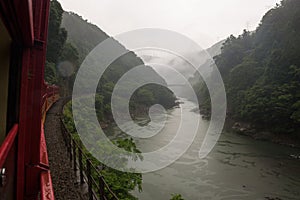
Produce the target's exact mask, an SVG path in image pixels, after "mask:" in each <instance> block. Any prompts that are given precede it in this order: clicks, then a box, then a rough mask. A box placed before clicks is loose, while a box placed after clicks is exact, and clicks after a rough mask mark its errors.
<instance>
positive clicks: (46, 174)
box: [40, 83, 59, 200]
mask: <svg viewBox="0 0 300 200" xmlns="http://www.w3.org/2000/svg"><path fill="white" fill-rule="evenodd" d="M43 94H44V95H43V97H42V105H41V114H42V120H41V123H42V125H41V141H40V163H41V165H42V166H45V169H48V170H43V172H41V174H40V191H41V192H40V199H41V200H54V199H55V197H54V190H53V186H52V179H51V174H50V170H49V161H48V154H47V146H46V140H45V134H44V122H45V118H46V114H47V111H48V110H49V109H50V108H51V106H52V105H53V104H54V103H55V102H56V101H57V100H58V99H59V87H57V86H55V85H48V84H46V83H44V84H43Z"/></svg>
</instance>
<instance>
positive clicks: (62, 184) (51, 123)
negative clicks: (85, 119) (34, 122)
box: [45, 100, 87, 200]
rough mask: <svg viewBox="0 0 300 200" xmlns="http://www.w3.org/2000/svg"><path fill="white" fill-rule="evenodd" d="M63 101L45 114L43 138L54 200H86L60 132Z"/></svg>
mask: <svg viewBox="0 0 300 200" xmlns="http://www.w3.org/2000/svg"><path fill="white" fill-rule="evenodd" d="M62 106H63V100H59V101H58V102H56V103H55V104H54V105H53V106H52V107H51V109H50V110H49V111H48V113H47V117H46V121H45V138H46V143H47V150H48V157H49V165H50V171H51V176H52V182H53V188H54V195H55V199H56V200H73V199H74V200H76V199H87V198H86V196H87V195H83V194H82V193H83V192H82V191H83V190H82V188H81V186H80V184H78V182H77V177H76V175H75V173H74V171H73V168H72V164H71V162H70V157H69V154H68V152H67V149H66V146H65V143H64V139H63V136H62V132H61V125H60V115H61V109H62Z"/></svg>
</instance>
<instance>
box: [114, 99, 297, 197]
mask: <svg viewBox="0 0 300 200" xmlns="http://www.w3.org/2000/svg"><path fill="white" fill-rule="evenodd" d="M182 101H183V103H184V104H185V107H186V108H188V109H185V110H183V112H188V113H187V114H188V115H187V116H188V117H191V118H192V117H195V116H196V115H199V114H198V113H196V112H193V111H192V110H193V109H195V108H196V107H197V105H196V104H195V103H193V102H190V101H187V100H182ZM180 113H181V111H180V108H175V109H173V110H171V111H169V112H168V122H167V123H166V126H165V128H164V129H163V130H162V131H161V132H160V133H159V134H158V135H156V136H154V137H152V138H150V139H147V140H146V139H135V142H136V144H137V146H138V148H139V149H141V150H142V152H145V151H146V152H147V151H153V150H155V149H157V148H159V147H162V146H164V145H166V144H167V143H168V142H170V140H171V139H172V138H173V136H174V134H175V133H176V131H177V128H178V124H179V122H180ZM143 120H144V121H145V120H146V119H139V121H140V122H143ZM185 120H188V119H185ZM208 125H209V121H206V120H201V121H200V128H199V130H198V131H199V135H200V136H197V137H196V139H195V140H194V142H193V144H192V145H191V147H190V148H189V149H188V151H187V152H186V153H185V154H184V155H183V156H182V157H181V158H180V159H178V160H177V161H176V162H175V163H173V164H171V165H170V166H168V167H166V168H164V169H161V170H159V171H155V172H151V173H146V174H143V185H142V187H143V191H142V192H141V193H139V192H137V191H134V192H133V193H134V195H136V196H137V197H138V198H139V199H141V200H168V199H170V198H171V194H174V193H179V194H182V196H183V198H184V199H186V200H199V199H204V200H209V199H212V200H221V199H222V200H225V199H228V200H233V199H236V200H243V199H246V200H256V199H277V200H278V199H284V200H285V199H295V200H296V199H297V200H299V199H300V160H297V159H295V158H293V157H292V156H291V155H299V154H300V150H299V149H295V148H290V147H286V146H280V145H277V144H273V143H269V142H263V141H256V140H253V139H251V138H249V137H246V136H240V135H237V134H235V133H228V132H224V133H222V135H221V137H220V139H219V141H218V143H217V145H216V146H215V147H214V149H213V151H212V152H211V153H210V154H209V155H208V156H207V157H206V158H205V159H199V157H198V152H199V148H200V146H201V142H202V140H203V137H202V136H203V135H204V133H205V132H206V130H207V128H208ZM129 128H130V127H129ZM186 131H190V130H186ZM110 132H111V133H112V134H114V135H115V136H117V135H118V134H119V133H118V131H117V128H116V127H115V128H112V129H111V131H110Z"/></svg>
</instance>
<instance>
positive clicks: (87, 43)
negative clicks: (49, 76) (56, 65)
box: [62, 12, 175, 121]
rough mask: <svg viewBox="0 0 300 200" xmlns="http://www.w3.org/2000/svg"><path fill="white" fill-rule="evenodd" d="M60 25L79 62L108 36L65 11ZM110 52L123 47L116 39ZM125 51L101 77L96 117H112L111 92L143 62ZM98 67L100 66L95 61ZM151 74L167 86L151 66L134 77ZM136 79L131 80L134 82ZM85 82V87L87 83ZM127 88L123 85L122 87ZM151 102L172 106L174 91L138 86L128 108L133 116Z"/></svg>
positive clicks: (151, 76) (143, 112) (173, 103)
mask: <svg viewBox="0 0 300 200" xmlns="http://www.w3.org/2000/svg"><path fill="white" fill-rule="evenodd" d="M62 27H64V28H65V29H66V30H67V31H68V42H70V43H72V44H73V45H74V46H75V47H76V49H78V52H79V55H80V56H79V61H80V62H82V61H83V60H84V59H85V57H86V56H87V55H88V53H89V52H90V51H92V50H93V48H95V47H96V46H97V45H98V44H99V43H100V42H102V41H104V40H105V39H108V38H109V36H108V35H107V34H106V33H105V32H103V31H102V30H101V29H99V28H98V27H97V26H95V25H93V24H91V23H89V22H87V20H84V19H82V17H81V16H79V15H77V14H75V13H72V12H65V13H64V14H63V19H62ZM110 50H111V51H112V50H116V51H122V50H126V49H125V47H124V46H122V45H121V44H120V43H119V42H118V41H116V40H114V42H113V44H112V45H111V49H110ZM126 51H127V53H126V54H124V55H123V56H121V57H119V58H118V59H116V60H115V61H114V62H113V63H112V64H111V65H110V66H109V67H108V69H107V70H106V71H105V73H104V74H103V76H102V77H101V79H100V81H99V85H98V89H97V96H96V109H97V114H98V118H99V119H100V120H101V121H113V119H112V116H111V108H110V104H111V94H112V91H113V89H114V87H115V84H116V83H117V81H118V80H119V79H120V78H121V77H122V76H123V75H124V74H125V73H126V72H128V71H129V70H130V69H132V68H134V67H136V66H141V65H144V62H143V61H142V60H141V59H140V58H139V57H138V56H137V55H136V54H135V53H134V52H132V51H128V50H126ZM98 65H99V66H98V67H102V66H101V63H100V64H99V63H98ZM145 76H147V77H148V78H149V77H150V79H151V80H155V81H156V82H158V83H161V84H163V85H166V83H165V81H164V80H163V79H162V78H161V77H160V76H159V75H158V74H157V73H156V72H155V71H154V70H153V69H152V68H151V67H148V66H144V70H143V71H142V72H141V73H140V74H138V76H137V77H141V78H142V77H145ZM134 83H136V81H134V80H132V82H131V83H128V84H134ZM83 84H86V87H87V90H86V91H88V87H89V83H87V82H86V83H83ZM124 91H126V88H124ZM153 104H161V105H163V106H164V107H165V108H167V109H168V108H171V107H173V106H174V105H175V96H174V94H173V93H172V92H171V91H170V90H169V89H167V88H166V87H162V86H160V85H156V84H150V85H145V86H143V87H141V88H140V89H138V90H137V91H136V92H135V93H134V95H133V96H132V98H131V101H130V109H131V110H130V111H131V113H132V114H133V115H136V114H137V113H139V114H147V111H148V108H149V107H150V106H151V105H153Z"/></svg>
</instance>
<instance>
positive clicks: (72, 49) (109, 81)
mask: <svg viewBox="0 0 300 200" xmlns="http://www.w3.org/2000/svg"><path fill="white" fill-rule="evenodd" d="M107 38H109V36H108V35H107V34H105V33H104V32H103V31H102V30H100V29H99V28H98V27H97V26H95V25H93V24H90V23H88V22H87V21H86V20H83V19H82V17H80V16H78V15H77V14H75V13H64V11H63V9H62V7H61V5H60V3H59V2H58V1H57V0H52V1H51V6H50V18H49V35H48V46H47V62H46V67H45V80H46V81H47V82H48V83H50V84H57V85H59V86H60V89H61V95H63V96H69V95H71V94H72V87H73V83H74V80H75V77H76V73H77V71H78V68H79V66H80V63H81V62H82V61H83V60H84V58H85V57H86V56H87V54H88V53H89V52H90V51H91V50H92V49H93V48H94V47H95V46H96V45H98V43H100V42H101V41H103V40H105V39H107ZM114 45H115V46H116V48H119V49H123V50H126V49H125V47H123V46H122V45H121V44H120V43H119V42H117V41H115V44H114ZM139 65H144V63H143V61H142V60H141V59H140V58H139V57H137V56H136V54H135V53H134V52H131V51H128V50H127V53H126V54H125V55H123V56H121V57H120V58H118V59H117V60H116V61H114V62H113V63H112V64H111V65H110V66H109V68H108V70H106V71H105V73H104V75H103V77H102V78H101V79H100V81H99V85H98V89H97V94H96V99H95V102H96V112H97V116H98V119H99V121H101V122H103V121H104V122H112V121H113V119H112V116H111V107H110V104H111V94H112V91H113V89H114V87H115V84H116V82H117V81H118V80H119V79H120V77H122V75H123V74H125V73H126V72H127V71H128V70H130V69H132V68H133V67H135V66H139ZM97 67H101V63H97ZM141 73H142V74H140V75H141V77H143V76H145V75H147V77H150V78H151V79H153V80H157V82H159V83H161V84H165V82H164V80H163V79H162V78H161V77H160V76H159V75H158V74H157V73H156V72H155V71H154V70H153V69H152V68H151V67H147V66H145V70H144V71H143V72H141ZM134 83H135V82H133V81H132V84H134ZM84 84H85V85H86V86H87V88H88V87H89V83H88V82H87V83H84ZM125 90H126V88H124V91H125ZM87 91H88V90H87ZM85 95H90V93H88V92H87V93H86V94H85ZM153 104H161V105H163V106H164V107H165V108H171V107H173V106H174V105H175V96H174V94H173V93H172V92H171V91H170V90H168V89H167V88H166V87H163V86H160V85H156V84H150V85H145V86H143V87H141V88H140V89H138V90H137V91H135V93H134V95H133V96H132V98H131V101H130V110H131V113H132V114H133V115H135V114H146V113H147V111H148V108H149V107H150V106H151V105H153ZM64 123H65V124H66V126H67V128H68V130H69V131H70V132H71V133H73V136H74V138H76V140H77V141H78V142H79V143H80V142H81V140H80V138H79V136H78V134H77V133H76V129H75V126H74V122H73V118H72V112H71V103H69V104H67V106H66V109H65V111H64ZM86 125H87V126H93V124H88V123H87V124H86ZM97 142H98V143H99V145H101V141H97ZM113 142H114V143H115V144H116V145H117V146H119V147H120V148H124V149H125V150H127V151H129V152H136V153H138V152H139V151H138V149H137V148H136V146H135V143H134V141H133V140H132V139H131V138H124V139H118V140H114V141H113ZM98 143H97V144H98ZM108 151H110V149H108ZM85 153H86V154H88V155H89V158H90V159H91V160H92V162H93V164H94V165H96V166H102V171H101V173H102V175H103V176H104V178H105V180H106V182H107V183H108V184H109V186H110V188H111V189H112V190H113V191H114V192H115V194H117V196H118V197H119V198H120V199H126V200H127V199H136V197H134V196H133V195H132V194H130V191H132V190H134V189H135V188H138V190H141V189H142V188H141V183H142V175H141V174H136V173H124V172H120V171H117V170H114V169H112V168H109V167H107V166H103V165H102V164H101V163H100V162H99V161H97V160H96V159H95V158H93V156H92V155H91V154H89V152H88V151H87V150H86V152H85ZM95 178H97V177H95Z"/></svg>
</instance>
